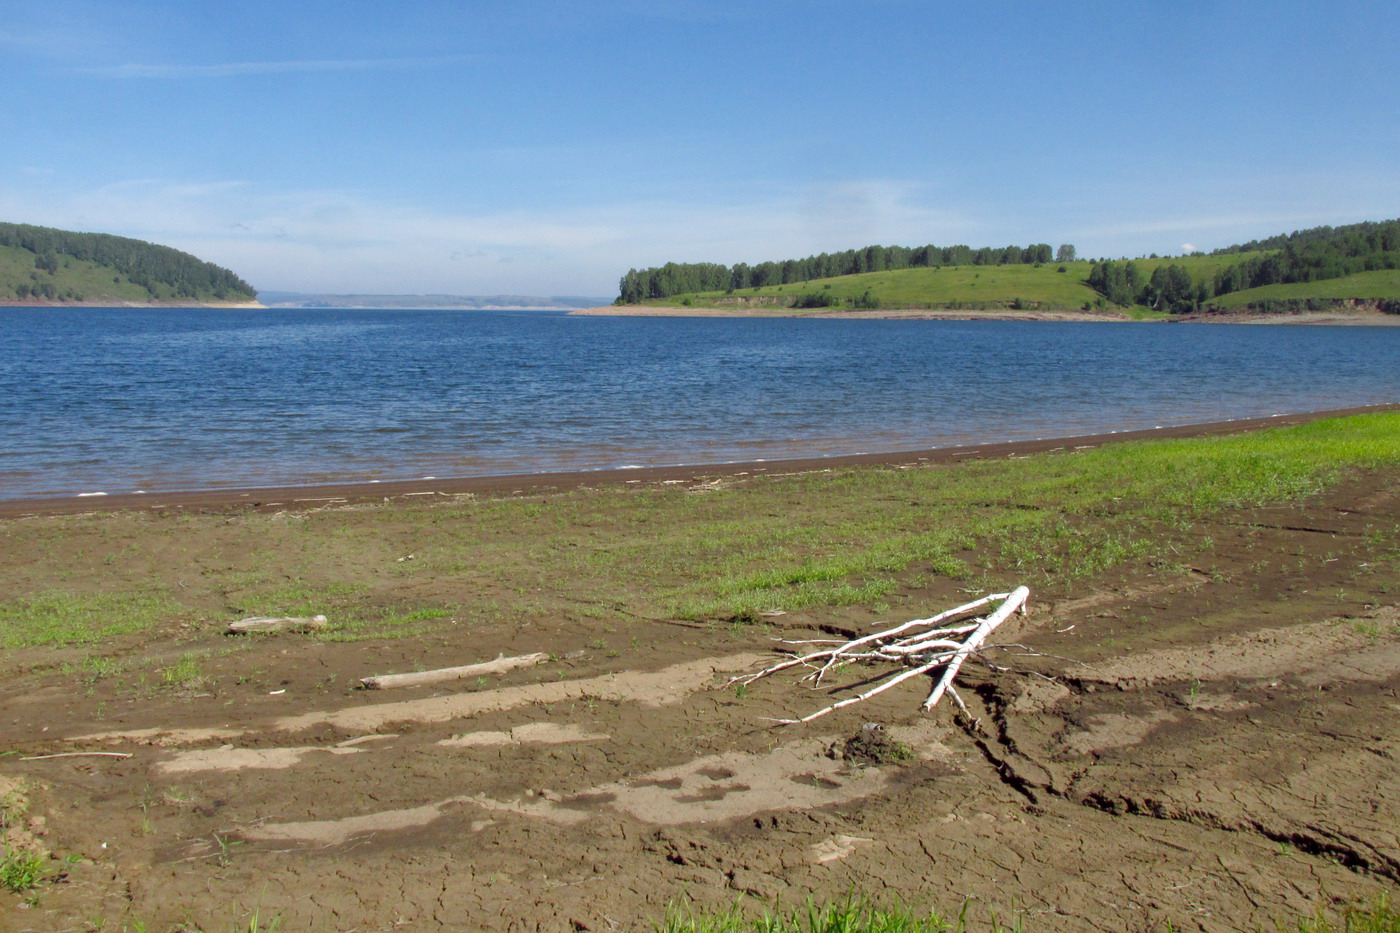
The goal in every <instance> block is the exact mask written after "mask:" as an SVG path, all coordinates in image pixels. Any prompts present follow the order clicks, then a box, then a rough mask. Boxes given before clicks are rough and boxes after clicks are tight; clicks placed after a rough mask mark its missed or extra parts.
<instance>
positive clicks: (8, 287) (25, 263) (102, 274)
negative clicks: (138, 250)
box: [0, 246, 174, 304]
mask: <svg viewBox="0 0 1400 933" xmlns="http://www.w3.org/2000/svg"><path fill="white" fill-rule="evenodd" d="M36 273H37V275H36ZM114 278H115V279H120V281H113V279H114ZM35 281H38V282H51V283H52V284H53V286H54V288H55V289H56V290H57V291H58V293H59V294H60V295H62V294H64V293H66V292H68V291H70V290H71V291H73V292H76V293H77V294H79V295H81V296H82V300H84V301H89V302H92V301H110V302H112V303H113V304H121V303H123V302H137V303H140V302H146V301H150V300H151V295H150V293H149V292H148V291H146V287H145V286H144V285H136V284H133V283H132V282H131V281H129V280H128V279H127V278H126V277H125V276H123V275H121V274H120V273H118V272H116V271H115V270H113V269H111V268H109V267H106V266H99V265H97V264H96V263H92V262H88V261H86V260H82V259H74V258H72V257H71V256H70V257H60V258H59V266H58V272H57V274H55V275H52V276H51V275H49V273H47V272H42V271H39V270H36V269H35V268H34V254H33V253H31V252H30V251H29V250H27V249H21V248H20V247H18V246H0V299H12V298H14V297H15V286H16V285H19V284H21V283H23V284H25V285H30V284H32V283H34V282H35ZM156 292H157V294H158V295H159V296H160V297H161V298H163V299H170V298H172V297H173V295H174V289H173V288H172V287H171V286H169V285H164V284H162V283H157V284H156Z"/></svg>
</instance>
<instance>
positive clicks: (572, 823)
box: [0, 477, 1400, 930]
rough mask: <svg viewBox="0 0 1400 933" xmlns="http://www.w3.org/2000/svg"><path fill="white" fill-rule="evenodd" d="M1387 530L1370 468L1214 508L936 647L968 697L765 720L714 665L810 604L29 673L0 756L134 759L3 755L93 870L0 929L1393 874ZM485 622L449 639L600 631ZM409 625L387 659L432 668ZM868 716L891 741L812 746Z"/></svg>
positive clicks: (1219, 925) (337, 923)
mask: <svg viewBox="0 0 1400 933" xmlns="http://www.w3.org/2000/svg"><path fill="white" fill-rule="evenodd" d="M1398 522H1400V489H1398V488H1397V487H1396V486H1395V485H1394V484H1393V483H1392V482H1391V481H1390V480H1389V479H1378V478H1376V477H1369V478H1366V479H1365V480H1364V481H1357V482H1353V483H1350V484H1348V485H1346V486H1344V487H1342V488H1340V489H1338V490H1335V491H1334V492H1332V493H1330V494H1328V495H1327V496H1326V497H1324V498H1323V499H1321V500H1318V501H1314V502H1311V503H1308V504H1306V505H1304V506H1301V507H1298V508H1293V509H1286V510H1273V511H1263V512H1260V511H1255V512H1250V513H1247V514H1236V515H1231V516H1227V517H1226V518H1224V519H1221V520H1220V521H1217V522H1213V523H1207V526H1206V527H1205V528H1203V529H1202V530H1201V533H1202V534H1209V535H1211V536H1212V537H1213V538H1214V540H1215V545H1214V548H1213V550H1212V552H1211V555H1212V562H1213V563H1212V566H1211V567H1210V568H1209V569H1208V570H1206V569H1201V568H1197V569H1195V570H1191V569H1185V570H1176V571H1174V572H1155V573H1154V572H1148V571H1141V572H1139V573H1137V574H1135V575H1121V576H1120V577H1118V578H1115V579H1112V580H1106V581H1105V580H1098V581H1096V582H1095V584H1094V585H1093V587H1092V588H1086V587H1085V585H1082V584H1076V585H1074V586H1070V587H1065V588H1063V589H1061V590H1059V591H1056V590H1054V588H1053V587H1048V588H1044V592H1037V593H1033V595H1032V600H1033V604H1034V605H1035V607H1036V611H1034V612H1032V613H1031V614H1030V615H1029V616H1027V617H1026V618H1024V619H1018V620H1016V621H1014V622H1012V623H1009V624H1008V626H1007V627H1006V630H1005V631H1003V632H999V633H998V636H997V640H999V641H1000V642H1002V643H1010V642H1016V643H1018V644H1022V645H1025V646H1027V647H1028V648H1030V649H1033V651H1034V652H1036V653H1035V654H1032V653H1031V652H1026V651H1022V650H1020V649H1011V650H1007V651H1004V652H1001V653H999V654H998V655H997V657H996V660H997V662H998V663H999V664H1001V665H1003V666H1004V667H1008V668H1013V669H1011V670H991V669H989V668H987V667H986V666H969V667H968V668H966V669H965V674H964V675H963V678H962V680H961V682H962V684H963V687H962V695H963V696H964V698H965V699H966V700H967V701H968V703H969V706H970V709H971V713H972V718H955V717H954V715H953V712H952V709H951V707H947V708H944V707H940V708H939V709H937V710H935V711H934V712H933V713H932V714H924V713H922V712H920V710H919V703H920V701H921V700H922V698H923V696H924V693H925V690H926V688H924V687H921V686H919V685H913V686H911V687H910V689H908V690H893V691H890V692H889V693H887V694H883V695H881V696H879V697H877V698H875V699H873V700H871V701H870V702H868V703H865V704H861V705H857V706H855V707H853V708H850V709H846V710H842V711H840V712H839V713H837V714H833V715H832V716H830V717H828V718H827V719H823V720H819V721H817V722H814V723H811V724H809V725H805V726H795V727H784V728H777V727H774V726H772V725H771V723H770V722H768V721H767V719H768V718H772V717H778V716H783V715H788V714H790V713H792V712H794V711H802V710H806V709H807V708H808V707H810V706H812V702H813V700H814V699H816V697H814V696H813V694H812V693H811V692H810V690H809V689H807V688H806V687H803V686H799V685H796V684H794V683H793V681H794V679H795V678H786V679H784V678H773V679H769V680H765V681H761V682H759V683H757V684H755V685H754V686H753V687H752V688H750V689H749V690H748V691H747V692H744V693H743V695H739V694H738V693H736V691H734V690H732V689H726V688H724V687H723V683H724V680H725V676H726V674H727V673H728V672H733V671H739V670H746V669H752V668H753V667H754V666H755V665H756V664H757V663H758V662H759V661H760V659H762V658H763V657H765V652H766V651H767V650H768V649H769V647H770V646H771V641H770V639H771V638H772V637H773V635H774V634H777V633H779V632H780V633H781V634H782V636H783V637H788V638H801V637H820V636H819V635H818V634H813V633H814V632H817V630H818V626H820V625H823V624H827V623H829V620H828V619H826V618H823V617H821V615H820V614H817V613H811V614H797V613H794V614H792V615H789V616H785V617H781V618H780V619H778V620H777V621H778V622H780V623H781V629H780V630H774V629H767V630H765V629H760V628H757V627H753V628H748V629H745V630H743V631H741V632H737V633H736V632H734V631H731V630H729V629H726V628H722V627H720V628H715V629H703V628H702V629H685V630H681V629H677V628H676V627H674V626H665V625H662V624H659V623H655V624H654V623H641V622H639V623H635V624H634V625H633V626H632V627H631V628H629V632H631V631H635V632H636V633H637V634H639V635H640V636H641V641H642V643H643V644H646V645H648V646H649V647H648V648H647V649H646V650H639V651H634V652H630V653H628V654H625V655H623V656H621V657H618V658H609V657H605V656H602V655H600V654H598V653H593V654H585V655H584V656H582V657H573V658H569V659H567V660H560V661H555V662H550V663H549V664H547V665H545V666H544V669H542V670H538V671H518V672H512V673H511V674H509V675H506V676H504V677H503V678H501V679H499V680H498V681H495V682H493V683H492V684H490V685H488V686H487V687H480V686H472V687H471V688H467V687H466V686H464V685H450V689H444V688H442V687H437V688H419V689H416V690H406V691H403V692H402V693H401V694H400V693H399V692H397V691H396V692H395V694H394V695H392V696H389V695H386V694H382V693H370V694H367V693H364V692H357V691H355V690H353V689H350V688H349V686H348V685H350V684H352V683H353V682H354V680H355V679H356V678H358V677H360V676H364V675H365V674H366V673H370V672H371V671H367V670H366V667H367V666H371V667H372V666H374V663H375V660H374V654H373V651H372V650H371V649H370V648H367V647H366V646H365V645H339V644H333V643H323V642H317V641H314V640H310V639H304V638H299V637H291V638H268V639H265V640H263V641H261V642H260V643H259V644H258V645H257V646H256V647H255V648H254V649H252V654H251V657H250V656H249V655H247V654H244V655H239V656H237V657H236V658H233V659H231V660H229V661H228V663H229V664H243V665H248V664H259V665H262V666H263V667H265V668H269V669H271V670H273V671H274V672H275V673H276V674H277V675H278V676H280V677H281V678H282V679H283V680H285V682H286V686H285V693H282V694H279V695H276V696H268V695H267V691H265V690H261V691H257V692H253V691H244V692H241V693H240V692H238V691H237V690H234V689H232V688H230V689H228V690H226V691H221V692H219V693H217V694H216V695H214V696H209V697H198V698H185V699H181V700H179V701H178V702H170V701H165V702H161V703H151V702H145V703H142V702H135V701H133V702H130V703H127V704H125V705H121V706H120V707H119V708H114V709H108V710H106V711H105V715H101V716H99V715H97V714H96V713H95V712H94V705H93V704H94V702H97V701H95V700H94V699H93V698H85V697H81V696H78V695H77V694H76V692H75V691H74V690H73V689H72V687H71V683H70V682H65V681H63V680H62V679H61V678H59V677H57V676H56V675H53V674H42V675H41V674H35V675H31V676H28V677H22V678H19V679H20V680H22V681H23V683H22V685H21V687H22V689H15V690H12V691H7V694H6V696H4V697H3V698H0V703H3V710H0V713H2V714H3V715H0V722H2V723H4V726H3V739H0V741H3V747H5V748H15V749H21V750H23V751H24V752H25V753H26V754H41V753H57V752H69V751H85V750H86V751H119V752H128V753H130V754H131V755H132V757H131V758H129V759H114V758H97V757H93V758H67V759H49V760H43V761H28V762H21V761H18V760H17V759H16V758H15V757H9V758H4V759H0V772H3V773H5V774H7V775H9V776H11V777H19V778H23V779H24V780H25V781H26V782H27V783H28V784H29V785H30V787H31V792H30V797H31V805H32V806H33V807H34V808H35V809H36V811H42V812H43V813H44V816H45V819H46V821H47V825H46V836H45V844H46V845H47V846H48V847H49V848H51V849H53V850H55V851H63V852H77V853H81V854H83V855H84V856H86V857H87V858H88V859H90V861H88V862H86V863H84V864H83V865H81V866H78V867H77V868H76V869H75V870H74V872H73V875H72V877H71V879H70V881H69V882H68V883H67V884H63V885H56V886H53V887H52V888H50V889H49V890H48V891H47V892H46V893H45V896H44V897H43V899H42V900H41V901H40V902H39V903H38V904H37V905H35V906H32V907H28V908H22V907H20V906H18V900H19V899H18V898H10V897H8V896H6V897H7V899H5V900H4V901H0V911H3V912H0V929H5V930H29V929H33V930H60V929H67V930H79V929H84V928H85V927H84V926H83V923H84V921H85V920H90V919H92V918H97V917H109V918H114V920H115V922H116V923H117V928H120V926H119V923H120V918H124V917H129V918H140V919H141V920H142V922H144V923H146V924H147V925H148V928H150V929H169V928H170V926H171V925H172V924H179V923H189V924H197V925H199V926H198V927H197V928H200V929H221V930H222V929H226V928H228V927H229V926H230V925H231V924H232V923H233V922H234V921H235V920H236V919H237V918H238V917H240V916H244V914H243V913H241V912H243V911H246V910H249V909H251V908H254V907H256V908H258V909H259V911H260V913H261V915H262V916H263V917H268V916H272V915H280V916H281V917H282V922H283V928H284V929H289V930H352V929H354V930H389V929H405V930H419V929H421V930H428V929H439V928H449V929H522V930H537V929H538V930H575V929H584V930H586V929H592V930H609V929H637V930H642V929H649V928H650V927H649V925H648V921H649V919H650V918H655V917H657V916H659V915H660V914H661V913H662V911H663V910H664V908H665V905H666V904H667V902H668V901H672V900H675V899H677V898H679V897H681V896H682V895H685V896H689V897H691V898H693V899H694V900H696V901H698V902H700V903H702V904H712V905H717V906H722V905H727V904H728V903H730V902H732V900H733V898H734V897H736V896H737V895H739V894H740V893H744V894H748V895H751V896H754V897H757V898H762V899H765V900H770V901H771V900H772V899H776V898H781V899H782V901H783V902H784V903H785V904H789V905H795V904H799V903H801V902H802V901H803V900H804V899H805V898H806V897H807V896H808V895H809V894H813V895H815V896H816V897H817V898H818V899H823V898H839V897H840V896H842V895H843V894H845V893H846V892H847V891H848V890H851V889H852V888H854V889H857V890H861V891H865V892H868V893H870V894H871V895H872V896H874V897H875V898H876V899H882V898H887V897H893V896H898V897H900V898H902V899H903V900H904V901H906V902H911V903H914V904H916V905H918V906H921V907H922V906H935V907H937V908H939V909H941V910H943V911H945V912H956V910H957V909H958V907H959V906H960V905H961V904H962V902H963V901H964V899H966V898H975V899H977V903H978V904H979V905H981V906H980V907H979V908H978V909H984V908H996V909H997V911H998V913H999V915H1001V916H1002V917H1007V916H1009V915H1012V914H1014V913H1015V912H1016V911H1018V910H1020V911H1023V912H1024V914H1025V927H1026V929H1028V930H1051V929H1053V930H1165V929H1167V927H1168V925H1169V924H1170V926H1171V928H1173V929H1175V930H1235V929H1244V930H1252V929H1257V928H1260V927H1264V928H1272V927H1273V925H1274V924H1275V923H1276V922H1279V921H1285V922H1286V921H1288V919H1289V918H1291V917H1296V916H1298V915H1302V914H1309V913H1311V912H1312V911H1313V910H1314V909H1315V908H1316V907H1317V906H1318V905H1319V904H1325V903H1327V902H1328V900H1329V899H1335V900H1337V901H1354V900H1359V899H1366V898H1370V897H1373V896H1375V895H1376V894H1377V893H1378V892H1380V891H1384V890H1387V889H1390V888H1393V886H1395V885H1396V884H1400V838H1397V833H1398V832H1400V779H1397V765H1398V764H1400V696H1397V692H1398V689H1400V609H1398V608H1397V602H1400V600H1397V597H1396V596H1395V594H1396V593H1397V592H1400V570H1397V565H1396V562H1395V560H1394V558H1393V556H1392V557H1391V558H1390V559H1389V560H1388V561H1383V560H1379V559H1378V558H1377V556H1376V554H1375V553H1373V551H1374V547H1375V544H1374V542H1375V541H1376V540H1379V539H1378V538H1377V535H1376V533H1377V532H1378V531H1380V532H1383V533H1384V534H1383V536H1382V537H1384V538H1385V540H1387V541H1389V542H1391V546H1392V547H1393V542H1394V540H1395V533H1396V528H1397V523H1398ZM954 592H955V591H951V590H949V591H943V592H932V591H931V592H929V593H927V594H922V595H923V596H925V597H927V602H926V603H918V604H919V605H920V607H921V608H926V609H931V610H932V609H938V608H943V607H945V606H946V605H952V604H953V602H954V601H955V600H954V599H953V598H952V597H953V596H954ZM912 595H914V596H915V597H916V599H917V598H922V597H920V594H918V593H913V594H912ZM876 621H877V620H875V619H871V620H868V624H869V625H870V627H871V628H873V627H874V623H875V622H876ZM886 621H889V619H886ZM848 623H849V624H854V623H850V617H849V616H848V617H846V619H845V620H844V621H843V624H848ZM863 630H865V631H868V630H870V628H864V629H863ZM492 634H493V633H485V634H484V635H482V636H481V637H484V638H486V639H487V640H488V642H490V638H491V636H492ZM494 634H495V635H497V636H498V638H497V641H494V642H490V643H483V644H480V645H476V646H474V647H475V649H477V653H479V654H480V655H482V656H494V655H495V654H497V653H498V652H502V651H504V652H506V653H512V652H517V651H521V650H540V651H547V652H552V653H554V654H555V655H557V656H559V657H561V658H563V657H564V656H565V655H566V654H568V653H569V652H571V651H573V650H574V649H576V648H577V646H578V645H579V644H586V643H588V642H589V641H590V640H591V639H592V638H593V634H592V633H591V632H590V630H589V629H588V627H587V625H586V624H585V623H582V622H580V623H577V624H575V625H573V626H572V627H569V626H556V627H554V628H546V627H544V626H540V627H538V628H537V629H536V630H534V631H527V632H524V633H522V632H520V631H507V630H506V629H504V628H503V629H502V630H501V631H500V632H498V633H494ZM497 642H498V643H497ZM385 650H392V651H400V652H404V654H405V657H412V651H413V646H412V645H406V644H403V643H393V644H391V645H388V646H387V647H386V649H385ZM439 651H440V653H438V654H428V653H425V654H424V655H422V656H421V657H419V658H418V659H417V660H418V661H420V662H421V663H422V664H423V665H424V666H433V665H435V664H447V663H453V662H454V661H456V660H458V658H456V657H454V656H452V654H451V652H450V651H448V652H447V653H441V649H439ZM468 660H470V659H468ZM327 672H329V673H330V674H333V675H334V677H333V678H330V679H331V681H332V682H331V683H330V684H329V685H326V683H327ZM99 699H100V698H99ZM868 721H878V722H881V723H884V724H885V726H886V727H887V730H888V734H889V736H890V737H891V738H892V739H895V740H898V741H900V742H903V743H905V744H906V745H908V746H909V747H910V748H911V749H912V750H913V752H914V757H913V758H912V759H911V760H909V761H905V762H901V763H892V764H886V765H880V766H869V767H861V766H857V765H854V764H848V763H847V762H844V761H842V760H840V758H839V756H838V757H833V756H831V755H830V754H828V750H829V749H830V748H832V747H833V746H839V744H840V743H841V742H843V741H844V740H845V739H846V738H848V737H849V736H851V735H852V734H854V733H856V732H857V731H858V730H859V729H860V727H861V725H862V724H863V723H865V722H868ZM39 724H42V726H43V727H45V729H44V731H42V732H41V731H40V725H39ZM975 912H976V911H974V913H975ZM190 928H191V929H193V928H196V927H195V926H193V925H192V926H191V927H190Z"/></svg>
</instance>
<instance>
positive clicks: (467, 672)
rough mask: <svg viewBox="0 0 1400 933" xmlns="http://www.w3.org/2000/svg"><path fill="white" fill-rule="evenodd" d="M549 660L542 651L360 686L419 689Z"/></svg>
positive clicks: (375, 680) (381, 677)
mask: <svg viewBox="0 0 1400 933" xmlns="http://www.w3.org/2000/svg"><path fill="white" fill-rule="evenodd" d="M548 658H549V655H548V654H546V653H544V652H542V651H540V652H536V653H535V654H521V655H516V656H515V657H513V658H508V657H506V656H505V655H501V656H500V657H498V658H496V660H494V661H482V662H481V663H480V664H467V665H465V666H463V667H441V668H438V669H437V670H435V671H415V672H414V673H412V674H380V675H379V676H377V677H362V678H360V686H362V687H364V688H365V689H366V690H388V689H389V688H391V687H417V686H419V685H421V684H436V683H441V682H442V681H445V680H461V679H462V678H464V677H479V676H481V675H483V674H504V673H505V672H506V671H513V670H515V669H516V668H518V667H530V666H531V665H534V664H538V663H540V662H541V661H544V660H546V659H548Z"/></svg>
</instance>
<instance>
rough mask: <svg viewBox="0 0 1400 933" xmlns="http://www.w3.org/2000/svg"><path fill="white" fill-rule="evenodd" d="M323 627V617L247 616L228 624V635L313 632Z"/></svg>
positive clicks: (324, 618)
mask: <svg viewBox="0 0 1400 933" xmlns="http://www.w3.org/2000/svg"><path fill="white" fill-rule="evenodd" d="M325 627H326V617H325V616H310V617H305V616H303V617H300V618H293V617H291V616H249V617H248V618H246V619H239V620H238V621H237V622H230V623H229V624H228V631H229V634H230V635H247V634H248V633H249V632H314V631H316V630H317V629H321V628H325Z"/></svg>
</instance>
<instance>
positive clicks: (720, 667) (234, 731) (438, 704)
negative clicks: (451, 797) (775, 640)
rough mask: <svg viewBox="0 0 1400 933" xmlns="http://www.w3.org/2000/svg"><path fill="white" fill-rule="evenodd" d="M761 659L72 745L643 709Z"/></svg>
mask: <svg viewBox="0 0 1400 933" xmlns="http://www.w3.org/2000/svg"><path fill="white" fill-rule="evenodd" d="M767 657H768V656H767V655H761V654H752V653H747V654H733V655H728V656H727V657H722V658H702V659H700V660H699V661H689V662H686V663H684V664H675V665H672V666H671V667H664V668H662V669H661V670H659V671H624V672H621V673H616V674H604V675H602V676H601V677H586V678H582V679H579V680H561V681H556V682H553V683H540V684H524V685H521V686H517V687H502V688H500V689H498V690H481V691H476V692H472V693H453V694H448V695H447V696H435V697H424V698H422V699H417V700H400V701H398V702H395V703H375V704H373V705H370V706H352V707H347V708H345V709H339V710H317V711H315V712H310V713H302V714H300V715H297V716H284V717H282V718H280V719H273V720H271V721H268V722H263V723H256V724H250V725H248V726H243V727H240V728H231V727H223V728H206V729H162V728H159V727H155V728H150V729H134V730H131V731H129V732H120V731H118V732H97V733H91V734H88V735H78V736H73V737H72V738H70V739H69V741H70V742H123V741H125V742H139V743H143V744H151V745H160V746H166V747H169V746H176V745H187V744H191V743H194V742H207V741H209V740H210V739H222V740H225V741H229V740H232V739H236V738H239V737H241V736H245V735H262V734H266V733H269V732H299V731H301V730H303V729H311V728H314V727H318V726H331V727H332V728H337V729H344V730H347V731H350V732H361V733H365V734H369V733H372V732H375V731H377V730H378V729H380V728H382V727H384V726H387V725H389V724H390V723H395V722H415V723H433V722H450V721H452V720H454V719H465V718H468V717H471V716H477V715H480V714H482V713H496V712H502V711H504V710H509V709H515V708H516V707H519V706H526V705H530V704H548V703H562V702H565V701H568V700H583V699H588V698H594V699H599V700H617V701H622V702H628V703H640V704H642V705H643V706H666V705H669V704H672V703H679V702H681V701H682V700H684V699H685V698H686V697H687V696H689V695H690V694H692V693H695V692H696V691H699V690H703V689H705V688H706V687H709V686H710V685H711V684H712V683H713V681H714V678H715V675H716V674H721V673H733V672H736V671H742V670H747V669H749V668H751V667H754V666H756V665H757V664H759V663H760V662H762V661H764V660H766V659H767Z"/></svg>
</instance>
